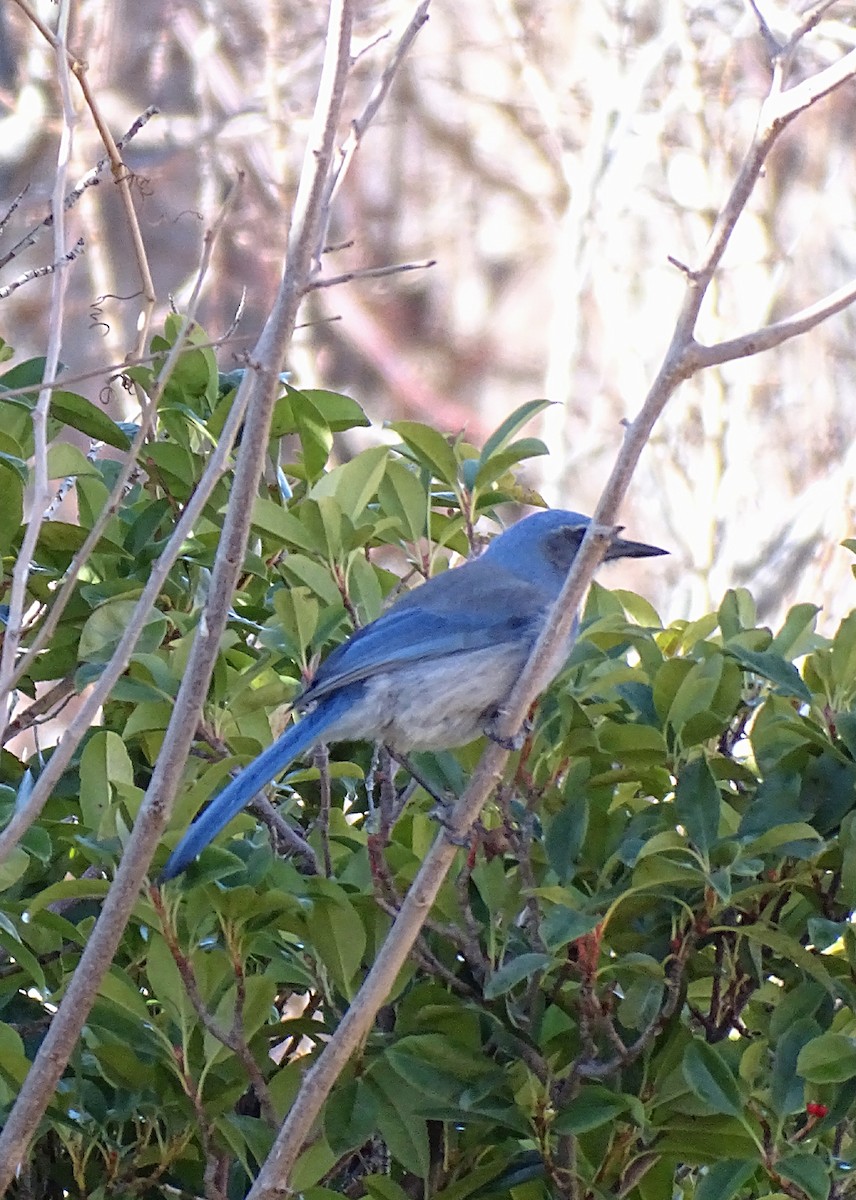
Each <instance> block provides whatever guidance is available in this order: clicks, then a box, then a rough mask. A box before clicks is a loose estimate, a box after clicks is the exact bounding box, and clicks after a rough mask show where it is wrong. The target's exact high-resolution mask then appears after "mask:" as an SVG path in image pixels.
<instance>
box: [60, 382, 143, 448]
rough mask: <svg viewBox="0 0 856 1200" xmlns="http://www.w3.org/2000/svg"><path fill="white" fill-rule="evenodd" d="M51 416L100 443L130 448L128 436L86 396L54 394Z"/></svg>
mask: <svg viewBox="0 0 856 1200" xmlns="http://www.w3.org/2000/svg"><path fill="white" fill-rule="evenodd" d="M50 414H51V416H52V417H56V418H57V420H59V421H62V423H63V425H68V426H70V427H71V428H72V429H77V430H78V431H79V432H80V433H85V434H86V435H87V437H91V438H94V439H95V440H96V441H98V442H106V443H107V445H108V446H115V448H116V449H117V450H127V449H129V448H130V445H131V443H130V441H129V439H128V435H127V434H126V433H125V432H124V431H123V430H121V429H120V428H119V426H118V425H117V424H116V422H115V421H111V420H110V418H109V417H108V416H107V414H106V413H105V412H102V410H101V409H100V408H98V407H96V405H94V404H93V403H92V402H91V400H87V399H86V397H85V396H78V395H77V394H76V393H75V392H61V391H57V392H53V393H52V394H51V405H50Z"/></svg>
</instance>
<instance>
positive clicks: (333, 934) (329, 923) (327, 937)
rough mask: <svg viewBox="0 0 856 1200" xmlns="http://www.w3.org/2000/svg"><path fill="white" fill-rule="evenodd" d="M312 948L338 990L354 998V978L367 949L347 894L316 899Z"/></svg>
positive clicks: (312, 928)
mask: <svg viewBox="0 0 856 1200" xmlns="http://www.w3.org/2000/svg"><path fill="white" fill-rule="evenodd" d="M309 925H310V928H311V930H312V946H313V949H314V950H315V951H316V953H317V954H318V956H319V957H320V958H321V961H322V962H323V963H324V966H325V967H326V968H327V970H328V971H329V972H330V974H331V976H332V977H333V979H334V980H335V981H336V984H337V985H338V987H340V988H341V990H342V991H343V992H344V994H345V995H346V996H347V997H348V999H351V997H352V996H353V994H354V989H353V983H354V977H355V976H356V974H357V971H358V970H359V968H360V964H361V963H362V959H363V954H364V953H365V949H366V931H365V929H364V927H363V923H362V921H361V920H360V918H359V915H358V913H357V911H356V909H355V908H354V907H353V905H352V904H350V903H349V902H348V901H347V900H346V898H345V895H344V893H342V894H341V895H340V896H338V897H337V898H335V899H334V898H333V897H332V896H316V897H314V898H313V904H312V915H311V917H310V919H309Z"/></svg>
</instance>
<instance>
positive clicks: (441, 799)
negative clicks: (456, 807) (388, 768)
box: [389, 750, 457, 810]
mask: <svg viewBox="0 0 856 1200" xmlns="http://www.w3.org/2000/svg"><path fill="white" fill-rule="evenodd" d="M389 753H390V754H391V755H392V757H393V758H394V759H395V761H396V762H397V763H398V764H399V765H400V766H402V767H404V769H405V771H407V772H408V774H410V775H412V776H413V778H414V779H415V780H416V782H417V783H418V784H419V786H420V787H422V788H424V789H425V791H426V792H427V793H428V795H429V796H430V797H431V799H432V800H436V802H437V804H439V805H440V807H441V808H442V809H443V810H446V809H448V808H449V806H450V803H451V802H454V801H455V800H457V796H453V797H452V798H451V801H450V798H449V797H448V796H444V795H441V794H440V793H438V792H437V790H436V788H435V787H434V785H433V784H431V783H429V782H428V780H427V779H426V778H425V776H424V775H423V774H422V773H421V771H420V770H419V768H418V767H417V766H416V764H415V763H414V762H413V761H412V759H410V758H409V757H408V755H406V754H401V753H399V751H398V750H390V751H389Z"/></svg>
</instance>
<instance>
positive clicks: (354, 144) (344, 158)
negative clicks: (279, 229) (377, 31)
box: [315, 0, 431, 269]
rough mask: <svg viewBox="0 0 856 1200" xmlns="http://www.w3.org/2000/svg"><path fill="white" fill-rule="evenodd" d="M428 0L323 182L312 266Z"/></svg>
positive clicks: (425, 0)
mask: <svg viewBox="0 0 856 1200" xmlns="http://www.w3.org/2000/svg"><path fill="white" fill-rule="evenodd" d="M430 4H431V0H422V2H421V3H420V5H419V6H418V8H417V9H416V11H415V12H414V14H413V16H412V17H411V18H410V20H409V21H408V23H407V25H406V27H405V29H404V32H403V33H402V35H401V37H400V38H399V39H398V42H397V44H396V47H395V50H394V51H393V52H392V55H391V56H390V59H389V62H388V63H387V64H386V66H385V67H384V69H383V71H382V73H381V75H380V78H379V79H378V81H377V83H376V84H375V86H374V87H373V88H372V93H371V95H370V96H369V99H368V102H367V104H366V106H365V108H364V109H363V111H362V112H361V113H360V115H359V116H358V117H356V118H355V119H354V120H353V121H352V122H351V132H350V133H349V134H348V137H347V139H346V140H345V142H344V144H343V145H342V147H341V148H340V150H339V154H338V161H337V163H336V166H335V167H334V169H333V171H332V172H331V174H330V178H329V180H328V181H327V183H326V187H325V191H324V199H323V201H322V204H321V217H322V220H321V229H320V231H319V233H320V236H319V240H318V245H317V247H316V248H315V259H316V269H320V266H321V252H322V248H323V247H324V246H326V244H327V233H328V230H329V227H330V216H331V214H332V211H333V205H334V204H335V202H336V197H337V196H338V194H339V189H340V188H341V186H342V184H343V183H344V181H345V176H346V175H347V173H348V168H349V167H350V165H351V162H352V161H353V158H354V155H355V154H356V152H357V150H358V149H359V145H360V141H361V140H362V137H363V134H364V133H365V132H366V130H367V129H368V127H369V125H370V124H371V123H372V121H373V120H374V118H375V116H376V115H377V112H378V109H379V108H380V106H381V105H382V104H383V102H384V100H385V99H386V97H387V94H388V92H389V89H390V88H391V87H392V81H393V79H394V78H395V76H396V75H397V73H398V70H399V68H400V67H401V64H402V63H403V62H404V59H405V57H406V56H407V53H408V51H409V50H410V47H411V46H412V45H413V42H414V41H415V40H416V36H417V34H418V33H419V30H420V29H421V28H422V26H423V25H424V24H425V22H426V21H427V20H428V9H429V7H430Z"/></svg>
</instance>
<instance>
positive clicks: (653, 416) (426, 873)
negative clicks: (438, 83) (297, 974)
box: [248, 55, 856, 1200]
mask: <svg viewBox="0 0 856 1200" xmlns="http://www.w3.org/2000/svg"><path fill="white" fill-rule="evenodd" d="M850 58H851V56H850V55H847V56H846V59H850ZM846 59H844V60H842V62H844V61H846ZM837 65H838V66H839V67H840V64H837ZM830 72H831V73H830ZM854 72H856V58H854V61H853V64H852V66H848V68H847V69H845V70H838V71H834V70H833V69H832V68H830V69H828V70H827V71H825V72H821V73H820V77H822V78H823V79H824V81H825V82H824V84H823V85H822V86H821V87H820V88H819V89H817V94H816V95H814V93H813V92H812V89H811V88H810V87H809V86H806V85H809V84H811V82H812V81H811V80H807V81H806V82H805V84H800V85H799V86H798V88H794V89H792V91H791V92H790V93H786V95H788V96H791V108H790V109H788V108H787V107H786V106H785V105H784V103H781V104H780V106H779V108H778V109H777V110H775V112H773V110H772V108H771V107H770V105H771V101H772V98H773V97H776V96H777V95H778V94H779V87H780V80H779V78H778V77H777V76H774V79H773V84H772V87H771V92H770V97H768V99H767V101H765V104H764V106H762V118H763V119H762V120H760V121H759V125H758V129H757V130H756V133H755V136H754V138H753V140H752V143H751V144H750V147H749V150H748V151H747V154H746V157H745V159H744V161H743V164H742V166H741V169H740V171H739V173H738V176H737V179H736V180H735V183H734V185H733V187H732V190H731V193H730V195H729V196H728V198H727V200H726V202H725V204H724V206H723V208H722V210H721V212H720V214H719V216H718V218H717V221H716V222H715V224H714V228H713V231H712V233H711V236H710V239H709V241H708V245H707V248H706V250H705V253H704V255H703V257H702V263H701V266H700V267H699V268H698V269H696V270H692V271H689V270H688V271H686V276H687V291H686V294H685V297H684V302H683V304H682V306H681V309H680V311H679V313H678V317H677V321H676V324H675V329H674V332H673V335H672V340H671V342H670V345H669V347H668V350H667V352H666V354H665V356H664V359H663V362H662V364H661V366H660V369H659V371H658V373H657V376H656V378H655V379H654V382H653V383H652V385H651V388H650V390H649V392H648V395H647V396H646V397H645V400H644V402H643V404H642V407H641V409H640V410H639V413H638V415H637V417H636V419H635V420H634V421H633V422H632V423H630V424H628V426H627V431H626V435H625V439H624V443H623V445H622V447H621V449H620V451H619V453H618V455H617V457H616V461H615V465H614V467H613V469H612V472H611V474H610V477H609V480H608V481H607V484H606V487H605V488H604V491H603V494H602V495H601V498H600V501H599V503H598V505H597V508H596V510H595V514H594V518H593V520H592V522H591V524H590V526H589V528H588V530H587V532H586V535H585V538H584V539H583V542H582V544H581V546H580V549H579V551H578V553H577V555H576V558H575V559H574V563H573V565H572V567H571V570H570V571H569V573H568V577H567V579H566V580H565V584H564V587H563V588H562V592H561V595H560V596H559V598H558V599H557V600H556V603H555V604H554V605H553V608H552V611H551V613H550V618H549V620H548V622H547V624H546V626H545V628H544V631H543V633H542V634H541V637H540V638H539V640H538V643H537V645H536V646H535V648H534V649H533V651H532V654H531V656H530V659H529V661H528V663H527V664H526V666H525V668H524V670H523V672H522V673H521V675H520V677H519V679H518V680H517V682H516V684H515V686H514V689H513V690H512V693H511V695H510V696H509V699H508V704H507V706H506V708H505V710H504V712H502V713H501V715H500V720H499V721H498V723H497V733H498V735H500V736H503V735H508V736H510V735H513V734H514V733H516V732H517V730H518V729H520V727H521V726H522V724H523V721H524V719H525V716H526V713H527V711H528V709H529V707H530V705H531V703H532V702H533V700H534V699H535V698H536V697H537V695H538V694H539V693H540V692H541V690H542V689H543V686H544V685H545V683H546V680H547V674H548V664H549V663H550V662H551V661H552V660H553V657H554V653H555V648H556V647H558V646H559V645H560V644H561V643H562V641H563V639H565V638H566V637H567V635H568V634H569V633H570V629H571V625H572V623H573V619H574V615H575V613H576V611H577V609H578V607H579V605H580V603H581V601H582V598H583V596H584V594H585V591H586V589H587V587H588V585H589V582H590V581H591V578H592V576H593V575H594V572H595V570H596V569H597V567H598V565H599V564H600V562H601V561H602V559H603V557H604V556H605V554H606V551H607V549H608V547H609V544H610V541H611V539H612V536H613V529H614V524H615V521H616V517H617V514H618V511H619V508H620V505H621V502H622V501H623V499H624V496H625V495H626V492H627V489H628V487H629V485H630V480H631V478H632V475H633V472H634V470H635V468H636V465H637V463H638V461H639V458H640V456H641V454H642V451H643V450H644V448H645V446H646V444H647V441H648V438H649V436H650V434H651V430H652V429H653V427H654V425H655V423H656V421H657V419H658V417H659V416H660V414H661V413H662V411H663V409H664V408H665V406H666V404H667V403H668V401H669V399H670V398H671V397H672V395H673V394H674V392H675V391H676V389H677V388H678V386H679V385H680V384H681V383H682V382H683V381H684V380H686V379H689V378H690V377H691V376H692V375H693V374H695V372H696V371H698V370H699V369H700V367H701V364H700V363H699V361H698V360H697V357H696V356H697V353H698V344H697V343H696V341H695V337H694V332H695V327H696V322H697V320H698V315H699V311H700V309H701V305H702V302H703V300H704V297H705V294H706V292H707V288H708V286H709V284H710V282H711V280H712V279H713V276H714V273H715V271H716V268H717V267H718V265H719V262H720V261H721V258H722V255H723V254H724V252H725V249H726V246H727V245H728V242H729V240H730V237H731V234H732V232H733V230H734V227H735V225H736V223H737V220H738V218H739V217H740V214H741V213H742V212H743V210H744V208H745V206H746V203H747V201H748V199H749V197H750V195H751V193H752V190H753V188H754V186H755V184H756V183H757V180H758V177H759V175H760V173H761V170H762V168H763V166H764V163H765V161H766V159H767V157H768V155H769V153H770V150H771V149H772V146H773V144H774V143H775V141H776V138H777V137H778V135H779V133H780V132H781V131H782V129H784V128H785V125H786V124H787V123H788V122H789V121H790V120H791V119H793V117H795V116H796V115H797V114H798V113H799V112H800V111H802V107H805V105H804V104H803V98H804V97H806V96H809V95H812V96H813V97H814V98H813V99H810V100H808V101H807V103H809V104H810V103H814V99H816V98H817V96H819V95H822V94H823V95H825V94H827V92H828V91H830V90H831V89H832V88H833V87H838V86H840V84H842V83H844V82H846V80H847V79H849V78H851V77H852V75H853V73H854ZM827 85H828V86H827ZM800 89H802V90H800ZM768 118H769V119H768ZM507 758H508V751H507V750H505V749H503V748H502V747H501V746H500V745H499V744H498V743H496V742H494V743H491V744H490V745H489V746H488V747H487V749H486V750H485V752H484V754H483V755H482V757H481V759H480V761H479V763H478V765H477V767H476V769H475V771H474V773H473V775H472V778H471V780H470V783H469V786H468V787H467V789H466V791H465V792H464V794H463V795H462V796H461V798H460V799H459V800H458V802H457V803H456V805H455V808H454V810H453V812H452V814H451V817H450V818H449V820H448V823H447V825H446V827H445V828H443V829H442V830H441V831H440V833H439V834H438V836H437V838H436V840H435V841H434V844H433V845H432V846H431V849H430V850H429V851H428V854H427V855H426V857H425V858H424V860H423V862H422V866H421V867H420V869H419V871H418V873H417V875H416V878H415V879H414V881H413V883H412V885H411V887H410V890H409V892H408V893H407V895H406V897H405V898H404V901H403V903H402V905H401V909H400V911H399V914H398V917H397V919H396V921H395V923H394V924H393V927H392V929H391V931H390V933H389V935H388V937H387V939H386V941H385V942H384V944H383V946H382V947H381V949H380V952H379V953H378V955H377V957H376V959H375V961H374V964H373V966H372V968H371V970H370V971H369V973H368V975H367V976H366V978H365V981H364V982H363V985H362V987H361V988H360V990H359V992H358V993H357V996H356V997H355V999H354V1001H353V1002H352V1004H351V1006H350V1008H349V1009H348V1011H347V1012H346V1013H345V1015H344V1017H343V1019H342V1021H341V1022H340V1024H339V1026H338V1028H337V1029H336V1032H335V1033H334V1034H333V1036H332V1038H331V1039H330V1041H329V1042H328V1043H327V1045H326V1046H325V1048H324V1050H323V1051H322V1053H321V1055H320V1056H319V1058H318V1059H317V1060H316V1062H315V1063H314V1064H313V1066H312V1067H311V1068H310V1069H309V1071H308V1072H307V1073H306V1075H305V1077H304V1080H303V1084H302V1086H301V1089H300V1092H299V1093H298V1096H297V1098H296V1099H295V1101H294V1104H293V1105H292V1108H291V1111H290V1112H289V1114H288V1116H287V1117H286V1120H285V1122H284V1123H283V1126H282V1129H281V1130H280V1132H279V1135H278V1137H277V1139H276V1142H275V1144H274V1147H273V1150H272V1151H271V1153H270V1156H269V1158H268V1160H267V1162H266V1163H265V1164H264V1166H263V1167H262V1170H261V1171H260V1173H259V1176H258V1178H257V1179H256V1182H255V1184H254V1186H253V1188H252V1189H251V1191H250V1193H249V1196H248V1200H279V1198H280V1197H281V1196H282V1195H283V1194H284V1193H285V1192H286V1191H287V1190H288V1186H289V1180H290V1177H291V1173H292V1170H293V1167H294V1164H295V1163H296V1161H297V1158H298V1156H299V1154H300V1153H301V1150H302V1148H303V1146H304V1145H305V1143H306V1141H307V1139H308V1138H309V1136H310V1134H311V1131H312V1128H313V1126H314V1124H315V1121H316V1120H317V1118H318V1115H319V1113H320V1111H321V1108H322V1106H323V1104H324V1102H325V1100H326V1099H327V1096H328V1095H329V1093H330V1091H331V1089H332V1087H333V1085H334V1084H335V1082H336V1080H337V1079H338V1077H339V1075H340V1074H341V1072H342V1070H343V1069H344V1068H345V1066H346V1064H347V1063H348V1062H349V1061H350V1060H351V1059H352V1056H353V1055H354V1054H355V1053H357V1051H358V1049H359V1047H360V1045H361V1044H362V1042H363V1041H364V1039H365V1038H366V1036H367V1035H368V1033H369V1030H370V1029H371V1027H372V1025H373V1023H374V1021H375V1018H376V1016H377V1013H378V1011H379V1009H380V1007H381V1005H382V1004H383V1003H384V1002H385V1000H386V998H387V996H388V995H389V992H390V990H391V988H392V986H393V984H394V982H395V979H396V976H397V975H398V972H399V971H400V970H401V968H402V967H403V965H404V963H405V961H406V960H407V956H408V955H409V953H410V951H411V949H412V947H413V945H414V943H415V941H416V939H417V937H418V935H419V932H420V930H421V928H422V926H423V924H424V922H425V920H426V917H427V916H428V914H429V912H430V909H431V906H432V904H433V903H434V901H435V899H436V898H437V895H438V893H439V891H440V888H441V886H442V884H443V882H444V880H445V877H446V875H447V873H448V871H449V869H450V868H451V865H452V863H453V861H454V859H455V855H456V853H457V851H458V848H459V846H460V844H461V841H462V840H463V839H465V838H466V836H467V834H468V833H469V831H470V829H471V827H472V825H473V823H474V822H475V820H476V819H477V817H478V815H479V813H480V812H481V810H482V808H483V806H484V804H485V802H486V801H487V799H488V797H489V796H490V794H491V792H492V791H493V790H494V788H495V787H496V785H497V784H498V783H499V781H500V779H501V776H502V772H503V769H504V767H505V763H506V760H507Z"/></svg>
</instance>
